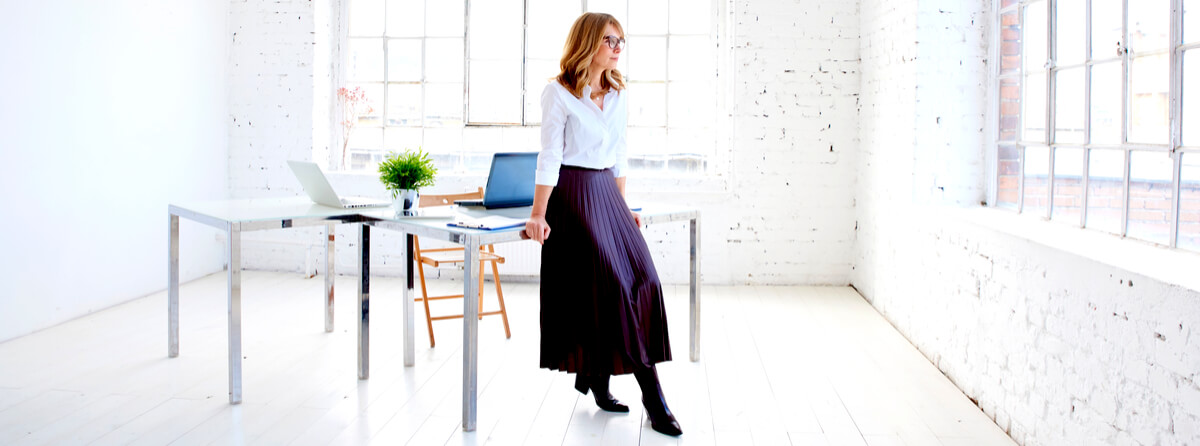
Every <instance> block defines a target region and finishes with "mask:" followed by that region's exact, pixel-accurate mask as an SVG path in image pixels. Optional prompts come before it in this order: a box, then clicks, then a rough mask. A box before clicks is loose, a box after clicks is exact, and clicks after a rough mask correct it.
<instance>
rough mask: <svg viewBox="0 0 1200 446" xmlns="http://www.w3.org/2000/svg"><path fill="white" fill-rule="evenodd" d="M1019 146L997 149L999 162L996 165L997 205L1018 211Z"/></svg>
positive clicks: (1011, 145) (1001, 146)
mask: <svg viewBox="0 0 1200 446" xmlns="http://www.w3.org/2000/svg"><path fill="white" fill-rule="evenodd" d="M1018 155H1019V152H1017V146H1016V145H1013V144H1000V146H999V147H998V148H997V157H998V158H999V159H998V162H997V163H996V205H997V206H1000V207H1005V208H1010V209H1016V208H1017V199H1018V198H1020V197H1019V196H1017V194H1018V193H1019V192H1020V190H1019V187H1020V184H1018V183H1017V182H1018V181H1020V173H1021V160H1020V158H1019V157H1018Z"/></svg>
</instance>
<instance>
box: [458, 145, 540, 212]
mask: <svg viewBox="0 0 1200 446" xmlns="http://www.w3.org/2000/svg"><path fill="white" fill-rule="evenodd" d="M537 156H538V154H537V152H506V153H497V154H495V155H492V170H491V172H490V173H488V181H487V188H486V189H484V191H483V200H456V201H455V202H454V204H457V205H459V206H483V207H485V208H488V209H495V208H512V207H519V206H532V205H533V186H534V185H533V183H534V174H535V172H537Z"/></svg>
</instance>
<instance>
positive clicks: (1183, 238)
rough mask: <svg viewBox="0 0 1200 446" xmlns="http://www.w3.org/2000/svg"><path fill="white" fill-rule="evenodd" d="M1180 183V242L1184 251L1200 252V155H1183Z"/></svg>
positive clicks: (1179, 244)
mask: <svg viewBox="0 0 1200 446" xmlns="http://www.w3.org/2000/svg"><path fill="white" fill-rule="evenodd" d="M1180 173H1181V175H1180V182H1179V242H1178V243H1177V245H1178V246H1179V247H1180V248H1183V249H1189V250H1192V251H1200V153H1185V154H1183V168H1182V169H1181V170H1180Z"/></svg>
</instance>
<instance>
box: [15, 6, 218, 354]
mask: <svg viewBox="0 0 1200 446" xmlns="http://www.w3.org/2000/svg"><path fill="white" fill-rule="evenodd" d="M227 12H228V4H226V3H224V2H210V1H202V0H192V1H181V2H154V1H146V0H140V1H137V0H123V1H105V2H94V1H83V0H75V1H66V0H58V1H37V2H17V1H12V2H4V3H2V4H0V42H3V43H2V44H0V65H2V66H3V67H4V68H3V69H0V85H3V86H4V88H0V134H3V135H4V139H3V140H2V141H0V161H2V162H0V169H3V173H2V174H0V190H2V191H3V194H4V203H5V206H6V209H5V210H4V218H3V223H0V224H2V225H3V226H2V227H0V246H3V247H4V254H5V255H4V256H3V257H2V260H0V271H3V277H4V278H5V279H4V281H3V283H4V286H3V289H2V291H0V341H2V340H5V339H10V338H13V337H16V336H20V335H22V334H26V333H29V332H32V331H34V330H38V329H41V328H45V327H49V326H51V325H54V324H56V323H59V322H62V321H65V320H68V319H71V318H74V317H78V316H80V315H84V314H87V313H90V312H93V311H96V310H99V309H103V308H105V307H108V306H111V305H114V304H117V303H120V302H124V301H127V300H129V299H131V298H134V297H137V296H141V295H145V294H147V293H151V292H154V291H158V290H162V289H163V288H164V287H165V286H166V254H167V249H166V239H167V234H166V223H167V203H168V202H169V201H182V200H197V199H219V198H224V197H226V165H227V164H226V153H227V145H228V142H227V135H228V130H227V126H226V119H227V114H226V94H227V91H226V85H227V80H226V73H225V65H226V61H227V51H226V41H227V40H226V36H225V23H226V18H227ZM182 231H183V232H184V238H183V239H182V250H183V254H184V255H183V261H182V265H181V274H182V279H184V280H187V279H192V278H195V277H198V276H201V275H204V274H208V273H211V272H213V271H217V270H219V269H220V268H221V265H222V263H221V260H220V257H221V254H222V251H221V246H220V245H219V244H218V243H217V242H216V239H215V237H214V235H213V234H214V232H212V231H211V230H208V229H206V228H200V227H197V226H195V225H183V228H182ZM164 309H165V303H164ZM164 315H165V311H164ZM146 323H161V324H164V325H165V323H166V322H165V317H164V319H163V320H162V321H147V322H146ZM164 333H165V331H164Z"/></svg>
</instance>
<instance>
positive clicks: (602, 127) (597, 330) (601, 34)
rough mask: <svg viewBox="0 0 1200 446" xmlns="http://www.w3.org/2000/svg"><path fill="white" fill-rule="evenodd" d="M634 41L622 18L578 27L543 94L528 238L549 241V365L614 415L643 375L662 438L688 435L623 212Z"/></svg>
mask: <svg viewBox="0 0 1200 446" xmlns="http://www.w3.org/2000/svg"><path fill="white" fill-rule="evenodd" d="M624 36H625V33H624V31H623V30H622V29H621V24H620V23H618V22H617V20H616V19H615V18H613V16H611V15H608V14H599V13H585V14H583V15H582V16H580V17H579V19H577V20H575V24H574V25H572V26H571V31H570V34H569V35H568V36H567V42H566V45H564V47H563V57H562V60H561V61H560V62H559V67H560V68H561V70H562V72H561V73H560V74H559V75H558V76H557V77H556V78H555V79H554V81H553V82H551V83H550V84H549V85H547V86H546V89H545V90H544V91H543V92H542V151H541V153H540V154H539V155H538V163H537V175H536V183H537V185H536V191H535V194H534V202H533V211H532V213H531V214H530V216H529V221H528V222H526V223H525V232H526V234H527V235H528V236H529V237H530V238H531V239H533V240H535V241H537V242H538V243H541V244H542V270H541V274H542V279H541V280H542V284H541V305H542V312H541V326H542V346H541V361H540V362H541V366H542V367H544V368H548V369H552V370H560V371H564V372H567V373H574V374H575V388H576V389H578V390H579V391H580V392H582V393H583V394H585V395H586V394H587V393H588V391H589V390H591V391H592V392H593V396H594V397H595V398H596V405H598V406H600V408H601V409H604V410H607V411H610V412H628V411H629V408H628V407H626V406H625V405H623V404H621V403H620V402H619V401H617V400H616V399H614V398H613V396H612V394H611V393H609V392H608V379H609V377H610V376H612V375H622V374H628V373H633V375H634V376H635V377H636V378H637V381H638V385H639V386H640V387H641V389H642V404H643V405H645V406H646V415H647V417H648V418H650V425H651V427H652V428H654V430H656V431H658V432H661V433H664V434H667V435H680V434H682V433H683V432H682V430H680V428H679V423H678V422H676V421H675V416H674V415H672V414H671V410H670V409H668V408H667V403H666V401H665V399H664V398H663V394H662V387H661V386H660V385H659V383H658V373H657V372H656V371H655V368H654V365H655V364H657V363H659V362H663V361H668V360H670V359H671V348H670V343H669V340H668V339H667V318H666V314H665V313H664V311H663V300H662V286H661V285H660V283H659V281H658V273H657V272H656V271H655V270H654V263H653V261H652V260H651V258H650V251H649V249H648V248H647V247H646V240H645V239H643V238H642V234H641V231H640V230H639V227H640V226H641V217H640V216H639V215H638V214H637V213H634V212H631V211H630V210H629V207H628V205H626V204H625V198H624V195H625V171H626V165H627V162H626V145H625V126H626V96H627V93H626V90H625V82H624V80H623V79H622V78H621V73H620V72H619V71H617V69H616V67H617V61H618V60H619V58H620V56H621V52H622V50H623V49H624V48H625V38H624Z"/></svg>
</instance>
